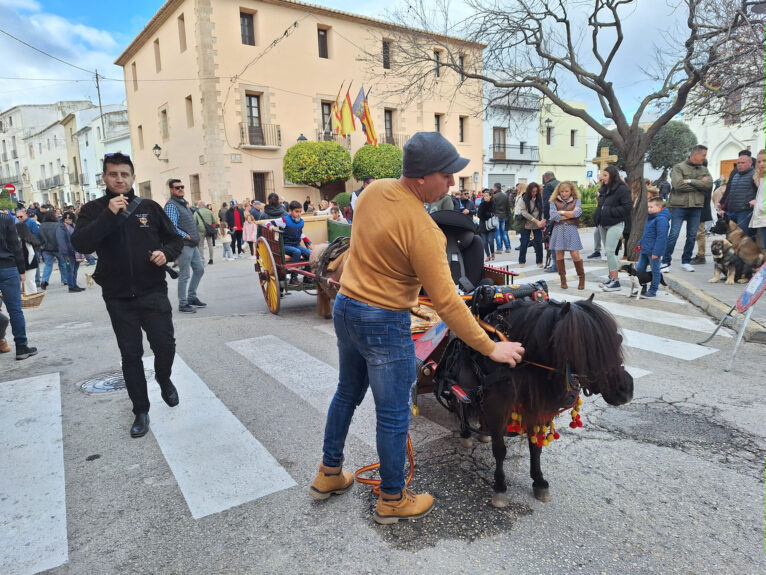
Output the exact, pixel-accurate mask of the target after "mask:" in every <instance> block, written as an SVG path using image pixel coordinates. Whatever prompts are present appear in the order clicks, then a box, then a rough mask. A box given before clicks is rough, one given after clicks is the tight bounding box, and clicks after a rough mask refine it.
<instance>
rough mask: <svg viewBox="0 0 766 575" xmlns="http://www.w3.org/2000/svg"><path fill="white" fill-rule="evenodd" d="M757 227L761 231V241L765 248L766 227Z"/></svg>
mask: <svg viewBox="0 0 766 575" xmlns="http://www.w3.org/2000/svg"><path fill="white" fill-rule="evenodd" d="M756 229H757V230H758V231H760V232H761V243H762V244H763V249H766V228H756Z"/></svg>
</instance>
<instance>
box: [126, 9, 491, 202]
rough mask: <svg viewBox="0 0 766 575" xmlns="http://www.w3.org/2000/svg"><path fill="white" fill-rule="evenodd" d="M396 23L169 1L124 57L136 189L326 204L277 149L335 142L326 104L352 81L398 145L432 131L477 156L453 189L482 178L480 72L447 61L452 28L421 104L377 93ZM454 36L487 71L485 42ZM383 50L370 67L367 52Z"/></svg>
mask: <svg viewBox="0 0 766 575" xmlns="http://www.w3.org/2000/svg"><path fill="white" fill-rule="evenodd" d="M390 30H391V25H390V24H389V23H386V22H382V21H379V20H375V19H371V18H366V17H362V16H357V15H354V14H350V13H346V12H340V11H337V10H332V9H328V8H323V7H319V6H313V5H310V4H304V3H301V2H295V1H291V0H247V1H245V2H233V1H232V0H219V1H217V2H213V1H212V0H168V1H167V2H166V3H165V4H164V5H163V6H162V7H161V8H160V9H159V11H158V12H157V13H156V14H155V15H154V17H152V19H151V20H150V21H149V22H148V23H147V25H146V26H145V27H144V29H143V30H142V31H141V33H140V34H139V35H138V36H137V37H136V38H135V39H134V40H133V42H131V44H130V45H129V46H128V47H127V48H126V49H125V51H124V52H123V53H122V54H121V55H120V56H119V58H118V59H117V61H116V63H117V64H118V65H120V66H122V67H123V70H124V77H125V86H126V92H127V103H128V113H129V118H130V137H131V143H132V150H133V155H134V159H135V164H136V173H137V181H138V190H139V193H140V194H141V195H142V196H146V197H153V198H154V199H158V200H159V199H162V198H165V197H166V196H167V186H166V182H167V180H168V179H170V178H180V179H181V180H182V181H184V183H185V184H186V188H187V196H188V197H189V199H191V200H196V199H198V198H199V199H204V200H205V201H210V202H213V203H215V204H220V203H221V202H223V201H227V200H230V199H232V198H234V199H237V200H242V199H245V198H257V199H261V200H263V199H265V198H266V196H267V195H268V193H269V192H272V191H274V192H277V193H279V194H280V195H282V196H284V197H285V198H287V199H288V200H290V199H300V200H303V199H304V198H305V197H306V196H307V195H311V196H312V198H313V199H314V200H315V201H316V200H318V199H319V195H318V191H317V190H315V189H313V188H308V187H305V186H295V185H292V184H290V183H289V182H287V181H286V180H285V177H284V174H283V171H282V159H283V157H284V155H285V152H286V150H287V149H288V148H289V147H290V146H292V145H293V144H294V143H295V142H296V141H298V140H299V139H301V138H305V139H309V140H317V139H334V138H337V136H335V135H334V134H332V133H331V132H330V130H329V118H330V107H331V104H332V102H333V101H334V100H335V98H336V95H337V94H338V90H339V89H340V87H341V85H343V86H344V88H343V93H344V94H345V89H346V88H345V86H348V84H349V82H353V86H352V89H351V99H352V101H353V99H354V98H355V96H356V92H357V91H358V90H359V87H360V86H361V85H364V86H365V88H372V89H373V92H372V95H371V96H370V108H371V111H372V114H373V121H374V124H375V128H376V131H377V133H378V137H379V140H380V141H383V142H390V143H393V144H395V145H397V146H403V145H404V143H405V142H406V140H407V139H408V138H409V136H410V135H412V134H414V133H415V132H418V131H432V130H434V129H438V130H439V131H441V132H442V133H443V134H444V135H445V136H446V137H447V138H448V139H449V140H451V141H452V142H453V143H455V145H456V146H457V148H458V150H459V152H460V153H461V154H462V155H463V156H465V157H467V158H470V159H471V163H470V164H469V165H468V166H467V167H466V169H465V170H463V172H461V173H460V174H456V187H457V186H461V187H466V188H469V189H475V188H478V187H479V186H480V185H481V181H482V178H481V173H482V124H481V107H482V102H481V88H480V86H479V84H478V82H475V81H471V80H466V81H465V82H462V83H460V80H461V79H460V78H458V74H457V73H455V72H451V71H447V70H446V69H445V68H443V67H442V68H440V65H439V62H438V58H439V55H440V52H439V42H443V41H445V38H444V37H434V60H435V62H434V74H435V75H437V76H439V77H438V85H439V89H438V90H437V91H436V93H435V95H434V93H433V92H431V91H429V93H428V95H427V96H425V95H424V97H423V98H421V99H419V100H418V101H415V102H405V101H403V99H402V98H401V97H386V98H384V97H382V96H378V95H377V94H383V92H384V91H383V90H382V89H378V88H382V86H377V87H376V86H375V85H373V82H374V80H373V78H376V77H380V76H382V73H383V72H385V71H386V68H390V67H391V66H396V57H395V55H396V50H397V47H396V45H395V42H392V41H391V39H390V37H389V36H387V34H389V32H390ZM437 40H438V41H437ZM446 40H449V41H450V42H453V43H457V44H458V45H460V46H461V48H460V49H461V50H464V51H465V54H466V57H467V58H472V59H473V60H472V61H473V63H474V66H475V67H477V68H478V67H480V65H481V50H482V46H481V45H479V44H469V43H464V42H461V41H459V40H456V39H446ZM442 45H443V44H442ZM376 51H377V52H379V53H380V59H379V62H378V63H377V64H376V65H372V64H371V63H370V62H369V61H367V62H365V61H364V60H365V58H364V55H365V54H370V53H375V52H376ZM440 72H441V75H439V74H440ZM390 81H393V80H390ZM458 84H460V87H459V88H457V87H458ZM387 87H388V88H390V86H387ZM456 90H457V91H456ZM388 92H390V90H389V91H388ZM477 92H478V96H477ZM400 100H402V101H400ZM364 142H365V139H364V136H363V135H362V132H361V130H360V129H359V128H358V127H357V132H355V133H353V134H352V135H351V136H350V137H349V138H348V139H347V140H342V143H343V144H344V145H347V146H348V147H349V149H350V151H351V153H352V155H353V153H354V152H355V151H356V150H357V149H358V148H359V147H361V146H362V145H363V144H364ZM352 187H353V182H348V183H347V184H346V186H345V188H346V189H352ZM341 189H343V187H341Z"/></svg>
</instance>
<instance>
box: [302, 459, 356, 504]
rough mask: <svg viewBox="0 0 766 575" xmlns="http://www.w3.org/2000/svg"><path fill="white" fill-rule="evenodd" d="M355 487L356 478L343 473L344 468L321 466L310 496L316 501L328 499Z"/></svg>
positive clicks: (312, 484) (321, 464)
mask: <svg viewBox="0 0 766 575" xmlns="http://www.w3.org/2000/svg"><path fill="white" fill-rule="evenodd" d="M353 485H354V476H353V475H351V474H350V473H348V472H344V471H342V467H341V466H338V467H327V466H326V465H325V464H324V463H320V464H319V473H317V476H316V477H315V478H314V481H312V483H311V487H309V495H311V497H313V498H314V499H328V498H329V497H330V495H340V494H341V493H345V492H346V491H348V490H349V489H351V487H352V486H353Z"/></svg>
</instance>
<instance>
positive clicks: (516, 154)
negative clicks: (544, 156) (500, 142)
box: [488, 146, 540, 163]
mask: <svg viewBox="0 0 766 575" xmlns="http://www.w3.org/2000/svg"><path fill="white" fill-rule="evenodd" d="M488 157H489V161H491V162H522V163H524V162H527V163H533V162H539V161H540V149H539V148H538V147H537V146H491V147H490V148H489V156H488Z"/></svg>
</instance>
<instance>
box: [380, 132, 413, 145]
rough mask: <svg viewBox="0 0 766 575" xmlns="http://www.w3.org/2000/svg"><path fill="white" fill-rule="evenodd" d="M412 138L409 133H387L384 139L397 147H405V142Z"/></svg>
mask: <svg viewBox="0 0 766 575" xmlns="http://www.w3.org/2000/svg"><path fill="white" fill-rule="evenodd" d="M409 139H410V136H409V134H393V133H392V134H385V135H384V136H383V138H382V141H383V142H384V143H386V144H391V145H392V146H396V147H397V148H404V144H406V143H407V140H409Z"/></svg>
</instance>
